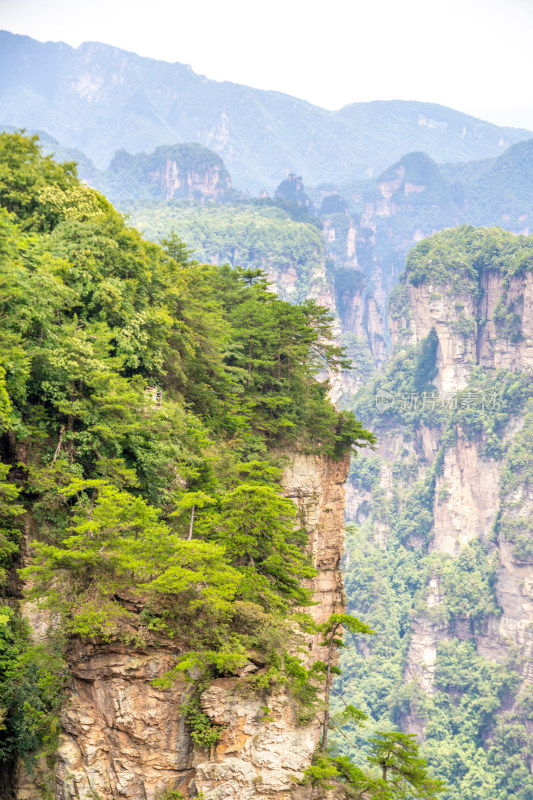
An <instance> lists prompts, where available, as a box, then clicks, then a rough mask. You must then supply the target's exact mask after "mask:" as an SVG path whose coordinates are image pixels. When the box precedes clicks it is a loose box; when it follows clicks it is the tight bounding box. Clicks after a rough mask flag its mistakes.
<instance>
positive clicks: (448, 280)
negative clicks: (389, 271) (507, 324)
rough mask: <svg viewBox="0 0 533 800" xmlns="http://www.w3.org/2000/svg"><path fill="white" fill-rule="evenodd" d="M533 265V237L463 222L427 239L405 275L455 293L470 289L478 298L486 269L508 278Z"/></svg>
mask: <svg viewBox="0 0 533 800" xmlns="http://www.w3.org/2000/svg"><path fill="white" fill-rule="evenodd" d="M532 268H533V240H532V238H531V237H529V238H526V237H525V236H513V235H512V234H510V233H508V232H507V231H504V230H502V229H499V228H490V229H489V228H472V227H470V226H467V225H463V226H461V227H460V228H456V229H454V230H452V231H449V230H445V231H441V232H440V233H436V234H434V235H433V236H430V237H429V238H428V239H425V240H424V241H423V242H421V243H420V244H419V245H418V246H417V247H415V248H414V249H413V250H412V251H411V253H410V254H409V257H408V259H407V262H406V273H405V278H406V280H407V281H408V282H409V283H412V284H414V285H415V286H417V285H419V284H420V283H422V282H424V281H426V282H428V283H429V284H430V285H431V286H447V287H450V288H451V289H452V290H453V292H454V293H455V294H460V293H461V292H463V293H466V292H470V293H472V294H473V296H474V298H475V299H477V295H478V287H479V278H480V274H481V272H482V271H485V272H487V271H489V270H494V271H496V272H500V273H502V276H503V277H504V278H505V277H508V276H510V275H516V274H518V273H521V272H524V271H526V270H530V269H532Z"/></svg>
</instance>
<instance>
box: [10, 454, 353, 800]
mask: <svg viewBox="0 0 533 800" xmlns="http://www.w3.org/2000/svg"><path fill="white" fill-rule="evenodd" d="M348 463H349V456H347V457H346V458H344V459H342V460H340V461H335V460H333V459H330V458H322V457H318V456H307V455H303V454H292V455H291V456H290V458H289V460H288V465H287V469H286V472H285V482H284V486H285V493H286V495H287V496H288V497H290V498H292V499H293V500H294V502H295V503H296V505H297V506H298V510H299V518H300V519H301V521H302V523H303V524H304V525H305V528H306V530H307V531H308V534H309V539H310V549H311V553H312V558H313V562H314V564H315V565H316V568H317V571H318V572H317V576H316V578H314V579H312V581H311V582H310V588H311V589H312V590H313V595H314V599H315V602H316V603H317V604H316V605H314V606H312V607H311V611H310V613H311V614H312V615H313V616H314V618H315V619H316V620H317V621H318V622H321V621H323V620H324V619H327V617H328V616H329V615H330V614H331V613H332V612H334V611H340V610H341V609H342V608H343V595H342V578H341V574H340V571H339V565H340V559H341V556H342V550H343V541H344V524H343V515H344V488H343V483H344V481H345V480H346V476H347V472H348ZM308 652H309V655H308V659H309V661H311V660H314V659H315V658H317V657H320V655H321V648H320V647H319V644H318V639H317V638H314V639H313V638H310V639H309V640H308ZM179 654H180V651H179V646H178V645H176V646H169V645H168V644H167V645H164V646H160V647H157V648H156V647H146V648H141V649H139V648H137V649H135V648H130V647H126V646H124V645H122V644H109V645H95V644H83V643H81V642H79V641H76V642H73V644H72V645H71V647H70V649H69V652H68V662H69V667H70V671H71V682H70V686H69V696H68V700H67V702H66V704H65V707H64V709H63V712H62V715H61V734H60V739H59V749H58V764H57V771H56V780H57V795H56V797H57V800H74V798H76V800H93V798H95V797H99V798H102V800H119V798H127V800H154V798H157V797H158V796H159V795H161V794H162V793H163V792H164V791H165V790H167V789H170V788H172V789H177V790H179V791H181V792H182V793H183V794H184V795H185V796H190V797H196V796H198V794H199V793H200V792H202V793H203V797H204V798H205V800H222V798H224V799H225V800H226V799H227V800H246V799H247V798H254V800H262V799H265V800H266V798H269V800H272V799H273V798H277V800H288V798H290V797H292V790H293V789H294V787H295V780H294V779H295V778H296V779H297V778H299V777H301V776H302V775H303V770H304V769H305V768H306V767H307V766H308V765H309V763H310V761H311V757H312V754H313V751H314V749H315V747H316V745H317V743H318V740H319V735H320V723H319V721H318V720H316V719H314V720H312V721H311V722H308V723H306V724H303V725H302V724H300V723H299V721H298V711H297V708H296V707H295V704H294V702H293V701H292V699H291V698H290V696H289V694H288V693H287V692H286V691H285V689H280V690H278V691H276V692H274V693H273V694H270V695H266V694H256V693H254V692H253V691H251V690H250V687H249V686H248V688H247V687H246V685H245V684H244V683H243V681H242V680H241V676H242V673H241V676H238V675H237V676H235V677H229V678H222V679H218V680H215V681H213V682H212V683H211V684H210V685H209V687H208V688H207V690H206V691H205V692H204V693H203V695H202V697H201V703H202V707H203V710H204V712H205V713H206V714H207V715H208V716H209V717H210V719H211V720H212V721H213V722H214V723H216V724H220V725H223V726H225V727H224V730H223V733H222V738H221V740H220V741H219V743H218V744H217V746H216V747H215V748H214V749H213V751H212V752H211V753H209V754H208V753H206V751H202V750H201V749H199V748H195V747H194V746H193V743H192V742H191V739H190V736H189V732H188V729H187V725H186V723H185V721H184V718H183V716H182V715H181V714H180V706H182V704H183V703H184V702H185V701H186V700H187V698H188V697H189V695H190V692H191V685H190V684H189V683H186V682H185V681H179V680H178V681H176V682H174V683H172V684H171V685H170V686H169V687H167V688H160V687H156V686H154V681H156V680H157V679H158V678H161V677H162V676H163V675H164V674H165V673H167V672H168V671H169V669H171V668H172V666H173V665H174V664H175V663H176V659H177V657H178V656H179ZM250 670H257V666H254V665H253V664H250ZM244 671H245V672H246V668H245V669H244ZM16 797H17V800H39V797H40V795H39V791H38V789H37V787H36V786H35V783H34V782H32V779H31V778H24V777H22V776H21V779H20V781H19V787H18V793H17V795H16Z"/></svg>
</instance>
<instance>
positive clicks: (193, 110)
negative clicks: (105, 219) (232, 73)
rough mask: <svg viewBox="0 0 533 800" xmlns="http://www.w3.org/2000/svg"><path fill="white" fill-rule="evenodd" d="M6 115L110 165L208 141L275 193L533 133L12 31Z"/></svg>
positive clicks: (5, 60)
mask: <svg viewBox="0 0 533 800" xmlns="http://www.w3.org/2000/svg"><path fill="white" fill-rule="evenodd" d="M0 105H1V108H2V113H1V117H0V124H2V125H4V126H9V125H11V126H15V127H24V128H27V129H39V130H44V131H46V132H47V133H48V134H50V135H51V136H53V137H54V138H55V139H57V140H58V142H59V143H60V144H61V145H62V146H65V147H70V148H78V149H79V150H81V151H83V153H85V154H86V155H87V156H88V157H89V158H90V159H91V160H92V161H93V162H94V164H95V165H96V166H97V167H98V168H99V169H102V168H105V167H107V166H108V164H109V162H110V161H111V159H112V158H113V156H114V154H115V152H116V151H117V150H120V149H125V150H126V151H128V152H129V153H137V152H139V151H142V150H144V151H151V150H154V149H155V148H156V147H158V146H161V145H173V144H176V143H177V142H197V143H199V144H202V145H204V146H206V147H209V148H210V149H212V150H214V151H215V152H217V153H218V154H219V155H220V156H221V157H222V158H223V159H224V162H225V164H226V167H227V168H228V169H229V171H230V173H231V175H232V177H233V181H234V185H235V187H236V188H237V189H241V190H246V189H248V190H249V191H251V192H254V193H257V192H259V191H260V190H261V189H267V190H268V191H272V190H273V189H274V188H275V187H276V186H277V184H278V183H279V182H280V181H281V180H283V179H284V178H285V177H286V176H287V174H288V173H291V172H292V173H297V174H298V175H301V176H302V177H303V180H304V182H305V183H307V184H317V183H320V182H323V181H333V182H343V183H345V182H347V181H350V180H355V179H358V178H365V177H370V176H372V175H376V174H378V173H379V172H380V171H381V170H383V169H385V168H386V167H387V166H388V165H389V164H391V163H392V162H393V161H396V160H398V159H399V158H401V157H402V156H403V155H404V154H405V153H407V152H410V151H418V150H420V151H423V152H425V153H427V155H428V156H430V157H431V158H433V159H434V160H435V161H437V162H439V163H444V162H460V161H471V160H474V159H483V158H488V157H493V156H496V155H498V154H499V153H501V152H502V151H503V150H504V149H505V148H506V147H508V146H509V145H511V144H514V143H516V142H518V141H521V140H523V139H527V138H530V137H531V136H532V135H533V134H532V133H531V132H529V131H526V130H522V129H518V128H505V127H499V126H497V125H493V124H491V123H488V122H483V121H481V120H479V119H475V118H474V117H471V116H468V115H467V114H463V113H460V112H458V111H454V110H452V109H449V108H446V107H444V106H439V105H436V104H432V103H419V102H407V101H399V100H391V101H375V102H370V103H354V104H351V105H348V106H345V107H344V108H342V109H340V110H339V111H327V110H325V109H322V108H319V107H317V106H314V105H311V104H310V103H307V102H305V101H303V100H299V99H297V98H294V97H290V96H289V95H285V94H282V93H279V92H270V91H262V90H259V89H253V88H251V87H248V86H242V85H238V84H234V83H230V82H227V81H224V82H217V81H213V80H209V79H208V78H206V77H204V76H202V75H197V74H195V73H194V72H193V70H192V69H191V68H190V67H189V66H187V65H184V64H180V63H174V64H170V63H167V62H163V61H157V60H154V59H151V58H143V57H140V56H138V55H135V54H134V53H130V52H127V51H125V50H121V49H119V48H116V47H111V46H109V45H104V44H99V43H95V42H85V43H84V44H82V45H80V47H78V48H73V47H70V46H69V45H67V44H64V43H62V42H46V43H42V42H38V41H36V40H34V39H31V38H30V37H27V36H19V35H15V34H12V33H9V32H7V31H2V32H0Z"/></svg>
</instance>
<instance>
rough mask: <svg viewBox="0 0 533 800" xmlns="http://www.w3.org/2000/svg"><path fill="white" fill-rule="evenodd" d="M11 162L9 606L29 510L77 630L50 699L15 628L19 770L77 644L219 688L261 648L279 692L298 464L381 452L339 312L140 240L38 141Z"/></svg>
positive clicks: (9, 719)
mask: <svg viewBox="0 0 533 800" xmlns="http://www.w3.org/2000/svg"><path fill="white" fill-rule="evenodd" d="M0 155H1V158H0V161H1V164H2V167H1V172H0V206H1V207H0V228H1V238H0V241H1V246H0V314H1V318H2V326H1V330H0V357H1V368H0V423H1V427H2V435H1V443H2V465H1V469H0V480H1V483H0V504H1V508H2V513H3V519H4V522H3V527H2V529H1V530H0V567H1V569H2V571H1V572H0V577H1V579H2V580H3V594H4V597H5V598H6V601H9V598H10V596H12V595H13V594H16V593H17V592H18V587H17V585H16V583H17V582H16V577H15V576H16V573H15V567H16V566H18V562H17V560H16V559H17V550H18V546H19V542H20V539H21V529H22V522H21V521H22V519H23V513H25V520H26V526H27V527H29V529H30V530H31V536H30V543H28V544H29V547H30V554H31V556H32V560H31V562H30V563H29V565H28V566H27V567H26V569H25V570H23V576H24V577H25V578H28V579H30V580H31V586H32V593H33V596H34V597H36V598H38V599H39V600H40V601H41V602H44V603H45V604H46V605H47V606H48V607H49V608H51V609H52V610H53V611H54V614H55V616H54V618H55V619H57V620H59V621H60V626H59V629H58V636H59V639H58V641H59V645H58V647H59V650H57V653H59V655H58V656H57V659H56V660H55V661H54V659H52V658H51V659H50V661H49V663H50V669H51V671H50V673H49V675H48V679H46V677H43V679H42V680H43V681H44V683H43V687H45V688H43V689H42V691H41V690H40V689H39V686H40V683H39V680H40V678H39V679H38V680H37V681H36V680H33V681H32V679H31V675H40V674H41V673H40V672H39V670H41V672H42V669H43V661H42V658H41V651H40V650H39V651H37V650H35V649H33V650H32V648H31V647H29V645H28V641H27V632H26V631H25V629H24V626H23V625H22V624H21V623H20V621H19V620H18V619H17V617H16V615H14V614H13V613H12V612H11V610H9V613H8V612H6V613H5V614H4V613H2V616H0V659H2V661H1V664H2V676H1V677H0V706H1V708H2V714H3V719H4V722H3V725H4V727H5V730H6V731H7V738H6V742H7V744H6V745H5V747H4V749H3V750H2V751H1V752H0V758H1V759H4V761H5V760H9V759H10V758H13V757H14V756H15V755H16V754H17V753H22V754H24V753H27V752H29V751H31V750H32V749H34V747H35V746H36V742H37V741H38V740H40V739H42V737H43V736H44V733H43V731H44V729H45V728H46V724H45V723H46V720H47V719H48V716H47V715H50V714H52V713H53V711H54V708H56V707H57V703H58V702H59V699H58V698H60V690H59V689H58V688H57V687H58V686H60V685H61V681H62V679H63V673H64V665H61V659H60V650H61V646H60V640H61V637H62V636H65V635H66V636H72V635H77V636H82V637H91V638H93V639H95V640H96V641H106V640H110V639H113V638H117V637H118V638H121V639H122V640H124V641H126V642H129V643H131V644H132V645H136V644H142V643H143V642H144V643H146V642H148V641H153V640H154V639H155V640H161V639H165V638H171V639H174V640H175V641H178V642H179V643H180V644H181V645H182V648H183V651H184V652H188V653H189V654H192V653H194V654H195V656H194V658H196V659H197V660H198V661H199V662H201V663H203V664H204V665H207V666H209V665H211V668H213V669H216V670H218V671H219V672H222V673H224V671H225V670H228V669H229V670H231V669H234V668H235V666H236V664H238V663H241V662H242V661H243V660H245V658H246V650H247V648H249V647H253V648H255V649H259V650H262V651H263V652H264V653H265V659H266V660H267V662H268V660H269V659H270V660H271V662H272V664H271V666H272V669H273V670H274V671H273V673H272V675H273V676H274V677H275V675H278V676H279V679H280V680H281V679H282V675H283V674H284V669H285V666H284V665H286V664H289V663H290V664H293V665H294V663H295V661H294V657H289V655H288V654H287V655H286V659H285V661H284V658H285V656H284V655H283V654H284V652H285V651H286V649H287V646H288V642H289V640H290V638H291V636H292V635H293V633H294V630H295V625H294V622H289V621H288V619H287V614H288V612H289V611H290V610H291V609H293V608H294V607H296V606H305V605H306V604H308V603H309V600H310V597H309V592H308V590H306V589H304V588H303V586H302V581H303V580H304V579H306V578H309V577H310V576H312V575H313V574H314V570H313V568H312V565H311V564H310V562H309V557H308V554H307V538H306V534H305V532H304V531H303V530H301V529H300V527H299V524H298V522H297V520H296V518H295V507H294V505H293V503H292V502H291V501H289V500H287V499H286V498H284V497H283V494H282V489H281V485H280V480H281V475H282V469H283V465H284V455H283V454H284V453H286V452H287V451H291V450H295V449H297V450H300V451H303V452H309V453H322V454H325V455H329V456H331V457H333V458H337V457H339V456H341V455H342V454H343V453H344V452H345V451H346V449H347V448H349V447H350V446H351V445H352V443H354V442H355V443H358V444H363V445H364V444H369V443H371V442H372V437H371V435H370V434H369V433H368V432H367V431H365V430H364V429H363V428H362V427H361V425H360V424H359V423H358V422H357V421H356V420H355V418H354V417H353V415H352V414H350V413H339V412H338V411H337V410H336V409H335V408H334V407H333V405H332V404H331V403H330V401H329V400H328V398H327V393H328V383H327V381H326V380H324V379H323V376H325V375H327V374H328V372H331V371H333V370H335V369H339V368H340V367H344V366H346V359H345V357H344V354H343V351H342V349H341V348H339V347H338V346H337V345H336V344H335V343H334V340H333V335H332V333H331V329H330V322H331V317H330V315H329V313H328V312H327V310H326V309H324V308H322V307H320V306H317V305H316V304H315V303H313V302H311V301H307V302H306V303H304V304H302V305H300V306H298V305H291V304H289V303H287V302H284V301H282V300H280V299H279V298H278V297H277V296H276V295H275V294H273V293H272V292H271V291H270V290H269V286H268V283H267V282H266V279H265V276H264V274H263V273H262V272H261V271H260V270H246V269H239V268H236V269H233V268H231V267H230V266H220V267H217V266H208V265H202V264H199V263H198V262H196V261H194V260H192V259H191V258H190V255H189V252H188V250H187V248H186V247H185V245H184V244H183V243H182V242H181V241H180V240H179V239H178V238H177V237H176V236H175V235H171V236H169V238H168V239H167V240H166V241H164V242H163V246H162V247H160V246H158V245H155V244H151V243H148V242H146V241H144V240H143V239H142V238H141V236H140V235H139V234H138V232H137V231H135V230H134V229H133V228H131V227H129V226H128V225H127V224H125V222H124V219H123V218H122V216H121V215H119V214H118V213H117V212H116V211H115V210H114V209H113V208H112V206H110V204H109V203H108V202H107V201H106V200H105V198H103V197H102V196H101V195H99V194H98V193H97V192H95V191H94V190H92V189H90V188H88V187H86V186H83V185H82V184H80V183H79V182H78V181H77V179H76V174H75V168H74V166H73V165H72V164H63V165H61V164H55V163H54V162H53V161H52V160H51V159H50V158H43V157H42V156H41V154H40V150H39V146H38V143H37V141H36V139H35V137H34V138H26V137H24V136H22V135H20V134H13V135H7V134H3V135H1V136H0ZM31 540H33V543H31ZM6 607H7V606H6ZM294 619H295V618H294ZM50 646H52V645H50ZM28 654H29V655H28ZM190 657H192V656H190ZM58 659H59V660H58ZM291 659H292V660H291ZM291 669H292V672H293V673H294V668H291ZM289 672H290V670H289ZM286 679H287V680H289V679H290V676H289V677H287V678H286ZM46 680H49V683H46ZM54 681H55V683H54ZM50 682H51V684H53V685H54V686H55V687H56V688H55V689H54V690H53V691H52V690H51V689H50ZM195 713H196V712H195ZM36 720H40V722H37V721H36Z"/></svg>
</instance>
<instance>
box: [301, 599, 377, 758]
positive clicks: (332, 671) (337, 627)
mask: <svg viewBox="0 0 533 800" xmlns="http://www.w3.org/2000/svg"><path fill="white" fill-rule="evenodd" d="M343 628H345V629H346V630H347V631H349V632H350V633H353V634H373V633H374V631H373V630H372V628H370V627H369V626H368V625H366V624H365V623H364V622H361V620H360V619H358V618H357V617H354V616H353V615H352V614H332V615H331V616H330V617H329V619H327V620H326V622H323V623H322V625H320V626H319V629H318V630H319V633H320V634H321V635H322V640H321V642H320V646H321V647H325V648H327V650H326V660H325V662H316V663H315V665H314V668H315V670H316V671H324V672H325V675H326V682H325V687H324V691H325V698H324V703H325V707H324V721H323V723H322V742H321V745H320V749H321V752H322V753H325V752H326V750H327V746H328V729H329V726H330V696H331V684H332V681H333V675H338V674H339V673H340V670H339V668H338V667H336V666H335V665H334V663H333V661H334V659H335V653H336V651H337V650H338V649H339V648H340V647H344V642H343V640H342V638H341V636H342V630H343ZM345 713H346V714H347V715H349V716H350V717H351V718H352V719H364V714H363V713H362V712H361V711H358V710H357V709H355V708H354V707H353V706H350V705H348V704H346V703H345Z"/></svg>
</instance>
